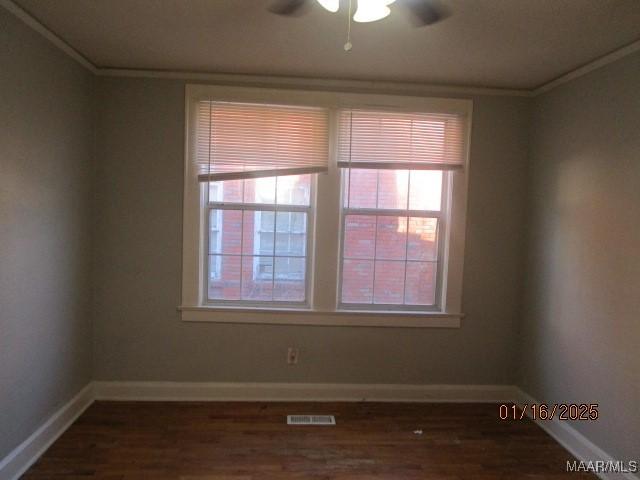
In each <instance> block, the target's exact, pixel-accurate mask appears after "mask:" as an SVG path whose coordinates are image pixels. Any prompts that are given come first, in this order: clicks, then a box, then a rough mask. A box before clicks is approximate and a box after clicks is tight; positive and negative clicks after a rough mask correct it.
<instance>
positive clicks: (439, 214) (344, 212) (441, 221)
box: [338, 167, 452, 313]
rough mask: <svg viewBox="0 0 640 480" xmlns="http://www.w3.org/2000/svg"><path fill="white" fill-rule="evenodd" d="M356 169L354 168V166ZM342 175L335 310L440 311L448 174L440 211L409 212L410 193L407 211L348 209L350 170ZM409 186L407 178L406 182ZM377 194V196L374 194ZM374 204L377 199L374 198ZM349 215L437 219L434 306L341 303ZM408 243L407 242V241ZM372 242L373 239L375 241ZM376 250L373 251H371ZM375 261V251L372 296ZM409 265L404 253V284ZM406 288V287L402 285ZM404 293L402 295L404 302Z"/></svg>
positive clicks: (442, 302)
mask: <svg viewBox="0 0 640 480" xmlns="http://www.w3.org/2000/svg"><path fill="white" fill-rule="evenodd" d="M356 168H357V167H356ZM342 170H343V171H342V172H341V173H342V175H341V179H340V180H341V191H342V201H341V203H340V205H341V208H340V276H339V279H338V309H340V310H367V311H369V310H370V311H383V312H387V311H394V310H396V311H407V312H412V311H413V312H425V313H428V312H439V311H441V310H442V305H443V304H444V302H445V301H446V300H445V299H444V298H443V285H442V284H443V281H444V279H443V277H444V275H443V271H444V270H445V269H444V268H443V267H444V265H445V263H446V262H445V258H444V253H445V252H444V250H445V249H444V242H443V241H441V239H440V234H441V233H443V232H446V231H447V223H448V218H449V191H450V189H451V185H450V183H451V176H452V175H451V172H449V171H443V172H442V190H441V199H440V210H410V209H409V205H408V203H409V198H410V195H409V194H410V192H409V191H407V208H406V209H391V208H357V207H355V208H354V207H349V206H344V203H345V202H344V194H345V184H346V178H347V176H348V175H349V169H347V168H345V169H342ZM407 182H408V184H409V188H411V187H410V182H411V181H410V178H408V180H407ZM378 193H379V192H377V193H376V195H377V194H378ZM376 203H377V197H376ZM348 215H367V216H373V217H376V218H377V217H381V216H391V217H407V218H409V217H420V218H437V219H438V231H437V234H436V235H437V237H436V238H437V239H438V245H437V263H438V267H437V270H436V292H435V304H434V305H407V304H383V303H355V302H344V301H343V300H342V284H343V270H344V260H345V258H344V238H345V220H346V217H347V216H348ZM408 233H409V225H408V224H407V235H408ZM377 234H378V232H377V223H376V230H375V232H374V236H376V237H377ZM407 241H408V239H407ZM374 242H375V240H374ZM374 250H375V248H374ZM376 260H377V258H376V257H375V251H374V258H373V261H374V278H373V291H372V295H375V276H376V271H375V261H376ZM409 262H410V260H408V259H407V258H406V252H405V259H404V263H405V282H406V268H407V264H408V263H409ZM405 287H406V286H405ZM404 297H405V294H404V293H403V299H404Z"/></svg>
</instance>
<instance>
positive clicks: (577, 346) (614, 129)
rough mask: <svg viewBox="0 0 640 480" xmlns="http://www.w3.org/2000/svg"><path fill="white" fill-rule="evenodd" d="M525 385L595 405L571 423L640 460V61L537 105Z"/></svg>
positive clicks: (545, 395) (547, 398)
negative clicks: (590, 418)
mask: <svg viewBox="0 0 640 480" xmlns="http://www.w3.org/2000/svg"><path fill="white" fill-rule="evenodd" d="M530 209H531V212H530V222H529V223H528V226H529V249H528V250H529V255H528V264H529V268H528V276H527V282H526V285H525V291H526V294H527V295H526V302H525V306H526V308H525V322H524V324H523V326H522V334H521V339H522V343H521V348H522V355H521V357H520V361H521V363H522V372H521V375H520V385H521V386H522V387H523V389H524V390H526V391H527V392H528V393H529V394H531V395H533V396H534V397H535V398H537V399H538V400H539V401H544V402H553V403H569V402H573V403H598V404H600V412H601V413H600V415H601V418H600V420H598V421H597V422H580V423H576V424H575V425H574V426H575V427H576V428H577V429H578V430H579V431H580V432H582V433H583V434H584V435H586V436H587V437H588V438H589V439H590V440H591V441H593V442H594V443H596V444H597V445H598V446H600V447H601V448H603V449H604V450H605V451H607V452H608V453H610V454H612V455H614V456H615V457H616V458H617V459H620V460H637V459H638V454H639V453H640V410H639V408H638V407H639V406H640V321H639V318H638V314H640V226H639V222H640V54H638V53H636V54H634V55H633V56H629V57H627V58H624V59H622V60H620V61H618V62H616V63H613V64H611V65H608V66H607V67H605V68H602V69H599V70H596V71H594V72H592V73H590V74H588V75H587V76H585V77H582V78H579V79H577V80H575V81H573V82H571V83H569V84H566V85H563V86H562V87H559V88H557V89H556V90H553V91H552V92H550V93H547V94H544V95H542V96H540V97H538V98H536V99H535V102H534V110H533V120H532V150H531V188H530Z"/></svg>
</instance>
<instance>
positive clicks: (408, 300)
mask: <svg viewBox="0 0 640 480" xmlns="http://www.w3.org/2000/svg"><path fill="white" fill-rule="evenodd" d="M447 178H448V177H447V173H445V172H443V171H421V170H377V169H370V170H368V169H346V170H344V171H343V182H342V183H343V209H342V257H341V260H342V262H341V279H342V282H341V288H340V306H341V307H342V308H355V309H371V308H373V309H376V310H389V309H407V310H437V309H438V308H439V301H438V300H439V292H440V291H441V287H442V268H440V266H441V263H442V249H441V248H440V242H439V232H440V230H441V229H443V221H444V217H443V214H442V213H443V211H444V210H446V209H445V208H444V207H445V205H444V203H445V202H446V198H447V181H446V180H447Z"/></svg>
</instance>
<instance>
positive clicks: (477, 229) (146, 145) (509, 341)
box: [94, 78, 528, 384]
mask: <svg viewBox="0 0 640 480" xmlns="http://www.w3.org/2000/svg"><path fill="white" fill-rule="evenodd" d="M97 91H98V93H97V100H98V104H99V109H98V127H97V131H98V139H97V151H98V158H97V174H98V176H97V178H98V179H99V180H98V182H97V183H96V185H95V191H96V203H95V208H94V218H95V230H94V234H95V248H94V261H95V265H94V273H95V277H94V283H95V292H96V295H95V303H94V318H95V335H94V342H95V377H96V379H99V380H174V381H234V382H252V381H256V382H345V383H415V384H426V383H451V384H454V383H456V384H509V383H513V382H514V380H515V379H514V376H513V373H514V372H513V368H512V366H513V359H514V356H515V349H514V343H515V337H514V331H515V325H514V322H515V321H516V319H517V316H518V315H517V314H518V302H519V297H520V279H521V270H522V269H521V258H522V247H523V238H524V236H523V235H522V234H521V232H522V228H523V212H524V195H523V191H524V186H525V162H526V157H527V134H528V132H527V119H528V100H527V99H522V98H507V97H477V98H474V101H475V103H474V125H473V137H472V143H471V173H470V175H471V176H470V189H469V216H468V226H467V252H466V256H465V261H466V263H465V277H464V298H463V304H464V305H463V309H464V311H465V313H466V314H467V318H466V319H464V321H463V326H462V328H460V329H449V330H445V329H443V330H439V329H422V330H413V329H382V328H362V327H359V328H354V327H351V328H347V327H309V326H282V325H228V324H206V323H205V324H195V323H184V322H181V321H180V318H179V315H178V312H177V311H176V307H177V306H178V305H179V304H180V283H181V241H182V223H181V217H182V210H181V209H182V184H183V182H182V179H183V164H184V153H183V151H184V126H183V122H184V83H183V82H180V81H171V80H150V79H132V78H100V79H98V87H97ZM289 345H294V346H297V347H298V348H299V349H300V363H299V364H298V365H297V366H294V367H290V366H287V365H286V362H285V355H286V349H287V346H289Z"/></svg>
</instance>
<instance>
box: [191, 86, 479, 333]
mask: <svg viewBox="0 0 640 480" xmlns="http://www.w3.org/2000/svg"><path fill="white" fill-rule="evenodd" d="M202 99H209V100H219V101H232V102H257V103H278V104H298V105H312V106H323V107H326V108H329V109H330V110H331V113H330V117H331V124H330V134H329V136H330V138H329V140H330V158H329V172H327V173H325V174H318V175H317V177H318V178H317V183H316V185H317V188H316V191H315V194H314V197H315V198H322V202H318V201H317V200H316V201H315V208H314V209H313V215H314V218H313V221H310V222H309V227H310V228H312V229H313V231H309V232H308V238H310V239H311V243H312V245H311V247H310V248H309V250H308V255H307V259H308V262H309V267H308V269H307V278H308V283H309V292H308V294H307V299H308V303H309V305H308V309H306V310H300V308H299V306H290V305H276V304H274V303H272V302H270V304H269V305H268V306H264V305H256V306H249V305H246V306H245V305H243V306H240V307H239V306H237V304H236V305H220V304H218V305H216V306H212V305H207V304H206V303H203V301H202V300H203V297H202V293H203V292H202V281H201V278H202V274H203V273H202V267H201V266H202V265H203V259H202V249H201V248H200V245H201V242H203V240H204V238H203V236H204V235H203V234H204V233H206V231H205V230H204V229H205V228H206V227H207V224H206V222H204V220H205V219H204V218H203V215H202V212H199V211H200V210H202V209H200V208H197V206H198V205H199V202H200V189H199V188H198V182H197V178H195V177H194V169H193V165H192V161H191V151H192V150H193V148H194V145H195V143H194V142H195V129H191V128H190V126H191V125H192V124H194V123H193V122H194V114H195V111H194V105H195V103H196V102H197V101H198V100H202ZM341 108H375V109H390V110H397V111H402V110H404V111H427V112H430V111H436V112H455V113H463V114H466V116H467V122H468V125H467V134H466V137H467V138H466V140H465V145H464V168H463V169H462V170H460V171H456V172H455V173H454V174H452V175H451V180H450V185H451V189H450V192H449V205H450V211H451V213H450V215H451V222H450V223H451V225H449V228H447V232H446V236H444V237H441V239H440V240H441V245H442V248H443V249H444V255H445V256H446V258H447V259H448V261H447V263H446V264H445V265H443V281H442V291H443V294H442V299H443V305H442V307H441V310H440V311H439V312H424V311H420V312H413V311H407V310H405V311H400V312H398V311H367V312H362V311H357V310H341V309H340V308H339V306H338V298H339V296H338V293H339V290H338V283H339V282H338V279H339V271H340V270H339V263H340V248H341V246H340V243H341V238H340V237H341V234H340V225H341V219H340V217H341V212H342V208H341V207H342V205H341V203H340V202H341V198H340V197H341V183H340V179H339V177H340V169H339V168H338V167H337V164H336V158H337V155H336V154H337V152H336V150H337V148H336V144H337V117H338V115H337V112H338V109H341ZM472 111H473V102H472V100H470V99H463V98H428V97H411V96H397V95H378V94H361V93H344V92H330V91H316V90H309V91H305V90H300V89H289V90H285V89H274V88H251V87H229V86H218V85H193V84H188V85H186V87H185V127H184V128H185V159H184V161H185V169H184V172H185V175H184V202H183V257H182V258H183V263H182V266H183V268H182V302H181V307H179V309H180V311H181V312H182V313H181V317H182V319H183V320H185V321H194V320H193V317H194V316H197V317H198V320H195V321H212V322H223V323H229V322H231V323H236V322H241V323H242V322H244V323H278V324H281V323H286V324H314V325H336V324H337V325H342V324H345V325H352V326H392V327H403V326H420V327H430V326H447V327H454V328H455V327H459V326H460V319H461V318H462V317H463V316H464V315H463V313H462V310H461V307H462V303H461V300H462V274H463V264H464V242H465V230H466V210H467V201H466V199H467V190H468V179H469V147H470V137H471V131H472ZM194 207H195V208H194ZM315 258H322V259H323V260H322V262H321V263H320V264H318V262H316V261H315ZM239 311H243V312H245V313H246V311H248V312H251V313H255V315H253V314H242V315H236V312H239ZM225 312H228V313H225ZM276 313H297V315H275V314H276ZM343 315H347V316H349V317H350V318H353V322H352V323H349V322H348V321H346V320H344V319H342V316H343ZM236 316H237V317H238V318H237V319H235V320H233V321H231V320H230V319H231V318H232V317H234V318H235V317H236ZM274 316H276V317H278V318H277V319H276V320H277V321H274V319H273V318H272V317H274ZM262 317H264V319H265V321H264V322H261V321H256V319H260V318H262ZM337 317H340V318H341V320H339V321H336V320H335V318H337ZM205 318H206V320H204V319H205ZM242 318H245V319H246V321H243V320H242ZM311 318H313V320H310V319H311ZM405 318H406V319H407V322H405V321H403V319H405ZM443 319H447V321H444V320H443ZM343 320H344V322H345V323H343ZM449 320H450V321H449ZM386 323H388V325H387V324H386Z"/></svg>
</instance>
